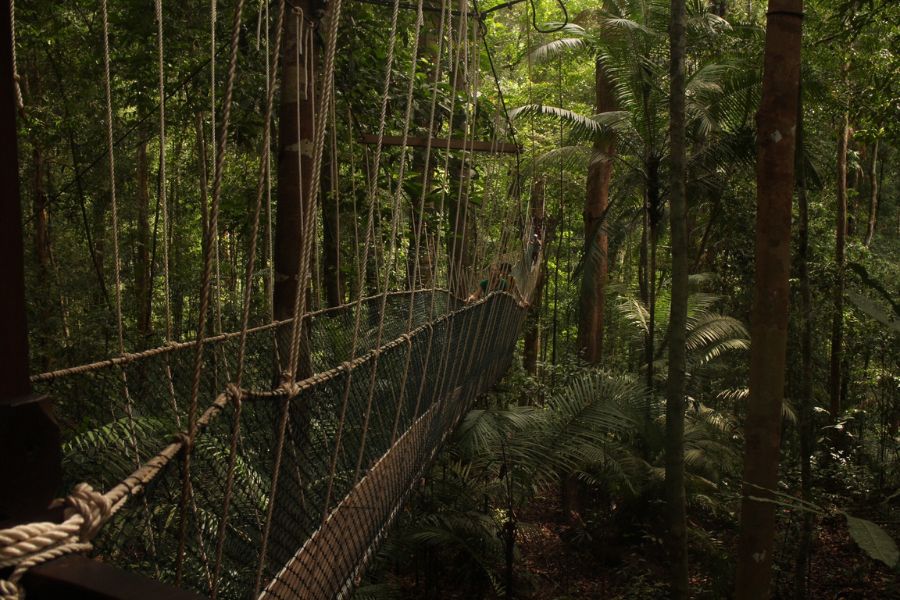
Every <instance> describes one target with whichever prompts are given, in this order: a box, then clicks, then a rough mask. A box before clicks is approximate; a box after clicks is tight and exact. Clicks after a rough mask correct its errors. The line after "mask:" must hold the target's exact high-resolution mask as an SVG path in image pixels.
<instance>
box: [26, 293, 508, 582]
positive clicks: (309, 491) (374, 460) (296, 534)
mask: <svg viewBox="0 0 900 600" xmlns="http://www.w3.org/2000/svg"><path fill="white" fill-rule="evenodd" d="M383 300H384V301H385V302H386V305H385V308H384V311H385V314H386V318H385V324H384V325H385V330H386V336H385V337H386V338H392V339H391V341H390V342H388V343H386V344H384V345H382V346H379V347H377V348H368V349H366V351H365V352H363V353H362V354H361V355H360V356H358V357H357V358H355V359H352V360H349V358H350V355H349V349H350V346H351V345H352V340H351V339H349V337H350V336H351V335H352V331H353V320H354V318H355V315H356V314H357V313H362V314H363V315H364V316H363V319H364V320H366V319H367V318H368V315H370V314H375V313H376V312H377V311H378V308H379V306H378V305H379V304H380V303H381V302H382V301H383ZM411 307H412V311H411V313H412V315H413V319H412V325H413V327H412V329H410V330H409V331H406V328H407V323H408V318H407V315H408V314H409V312H410V308H411ZM448 309H449V311H448ZM523 314H524V311H523V310H522V309H521V308H520V307H519V306H518V304H517V302H516V301H515V300H514V299H513V298H512V297H511V296H510V295H508V294H505V293H494V294H491V295H490V296H488V297H487V298H485V299H483V300H481V301H479V302H477V303H473V304H469V305H462V306H459V307H456V308H454V306H453V304H452V299H451V298H450V296H449V295H448V293H447V292H445V291H435V290H432V291H419V292H403V293H396V294H391V295H389V296H388V297H387V298H386V299H385V298H382V297H376V298H369V299H366V300H365V301H364V302H362V303H361V304H360V305H359V306H358V307H357V306H356V305H349V306H343V307H339V308H336V309H331V310H325V311H320V312H318V313H312V314H310V315H309V316H308V317H307V322H308V326H309V329H308V331H309V342H310V343H309V345H310V348H311V349H313V350H312V352H311V355H312V356H311V357H312V362H313V364H314V365H315V367H314V368H315V371H316V373H315V374H314V375H312V376H310V377H308V378H306V379H303V380H301V381H298V382H296V383H295V384H293V385H290V386H284V387H277V388H275V389H272V388H271V380H272V373H273V364H272V359H273V357H274V356H277V355H278V349H277V346H278V344H279V339H282V340H283V339H284V333H285V330H286V328H288V327H289V326H290V322H280V323H273V324H271V325H267V326H263V327H258V328H255V329H253V330H251V331H250V332H248V333H249V335H248V338H247V341H248V353H247V365H246V367H245V373H246V377H245V387H243V388H241V389H240V390H238V389H235V388H234V387H233V386H230V387H229V386H227V385H226V384H225V383H224V382H227V381H228V378H227V375H226V373H227V371H228V369H229V366H228V360H229V357H233V356H234V355H235V354H236V343H237V337H238V336H235V335H223V336H218V337H215V338H211V339H209V340H207V342H206V345H207V346H208V347H207V352H206V353H205V356H206V358H205V364H204V368H203V373H204V376H203V390H204V392H205V394H206V395H207V396H208V397H211V398H215V401H214V402H213V403H212V405H211V406H210V408H209V409H208V410H207V411H206V412H205V413H204V414H203V416H201V417H200V421H199V427H200V433H199V434H198V435H197V437H196V439H195V440H194V444H193V448H192V458H191V462H192V467H191V471H190V473H191V475H190V480H189V486H190V491H189V494H188V495H189V498H188V500H187V504H188V505H187V507H186V509H185V508H183V507H181V506H180V502H182V499H181V490H182V486H183V482H182V475H183V463H182V462H181V460H179V458H178V456H179V453H180V452H181V451H182V449H183V448H182V447H183V445H184V444H185V440H184V439H182V438H177V439H174V440H173V441H172V443H171V444H170V445H169V446H167V447H165V448H161V447H160V441H161V440H165V439H166V437H167V436H171V433H172V432H177V431H179V430H180V429H181V428H180V427H179V424H182V425H183V424H184V423H186V422H187V418H188V416H187V407H186V406H184V405H183V404H182V405H181V406H179V405H178V403H177V402H176V401H175V399H176V398H179V397H184V396H185V395H186V394H187V393H188V391H187V390H185V389H184V388H185V387H186V386H187V385H189V382H190V379H191V377H190V374H191V371H192V368H193V356H194V354H193V351H194V350H195V346H196V343H184V344H178V345H171V346H167V347H163V348H159V349H155V350H151V351H148V352H144V353H140V354H134V355H128V356H124V357H120V358H118V359H113V360H109V361H103V362H99V363H94V364H92V365H85V366H80V367H76V368H73V369H66V370H63V371H59V372H55V373H47V374H43V375H39V376H37V377H35V378H34V381H35V384H36V386H37V389H39V390H41V391H45V392H47V393H49V394H52V396H53V397H54V398H57V399H58V404H59V408H60V413H61V416H62V422H63V423H65V424H67V429H69V428H70V431H69V435H67V438H68V439H67V441H66V449H67V453H66V454H67V456H72V457H74V458H73V459H72V460H71V461H70V462H69V463H67V464H65V474H66V479H67V482H66V483H67V487H68V488H71V487H74V486H75V485H76V484H77V483H79V482H82V481H88V482H91V485H93V486H94V487H96V488H98V489H111V490H114V491H115V490H116V489H117V488H116V486H117V485H120V482H124V483H123V484H121V485H122V486H123V488H124V489H121V490H120V491H117V492H115V494H116V495H122V497H123V498H126V499H127V498H128V497H129V496H132V495H135V496H137V495H139V497H136V498H134V499H132V500H130V501H128V502H127V503H125V504H124V505H122V507H121V508H120V509H118V510H116V509H115V506H116V504H115V503H116V501H117V500H116V499H115V497H113V498H112V502H113V506H114V508H113V509H112V511H111V512H110V513H109V514H107V515H104V516H103V517H102V518H103V519H104V520H106V523H105V524H104V526H103V527H102V529H101V530H100V532H99V534H98V536H97V537H96V538H95V539H94V541H93V544H94V548H95V552H97V553H98V554H99V555H100V556H103V557H104V560H106V561H111V562H113V563H115V564H120V565H122V566H123V567H126V568H128V569H130V570H137V571H140V572H143V573H145V574H147V575H149V576H157V575H158V574H160V573H170V574H174V573H179V574H180V576H179V578H178V579H179V580H178V583H179V585H181V586H185V587H188V588H193V589H196V590H198V591H201V592H207V593H208V592H209V591H210V589H211V587H212V586H213V578H214V577H215V580H216V583H215V589H216V590H217V593H218V594H219V595H220V596H223V597H229V598H231V597H235V598H244V597H248V596H250V595H253V596H256V595H259V593H260V592H261V593H262V595H261V597H273V598H298V597H299V598H332V597H339V596H342V595H345V594H346V593H347V592H348V591H349V590H350V589H351V588H352V585H353V581H354V578H355V577H356V576H357V575H358V574H359V572H360V571H361V569H362V567H363V565H364V564H365V562H366V559H367V558H368V557H369V555H370V553H371V551H372V549H373V548H374V545H375V543H376V542H377V541H378V539H379V538H380V536H382V535H383V533H384V532H385V530H386V528H387V526H388V525H389V524H390V523H391V521H392V520H393V518H394V517H395V516H396V514H397V511H398V510H399V509H400V506H401V503H402V501H403V499H404V498H405V496H406V494H407V493H408V492H409V491H410V489H411V488H412V487H413V486H414V485H415V483H416V482H417V481H418V479H419V478H420V477H421V475H422V472H423V470H424V469H425V468H426V467H427V465H428V462H429V460H430V458H431V457H432V456H433V455H434V454H435V452H436V451H437V450H438V448H439V446H440V444H441V442H442V441H443V439H444V438H445V436H446V435H447V434H448V433H449V432H450V431H451V430H452V427H453V425H454V424H455V423H456V421H457V420H458V419H459V417H460V416H461V415H462V414H463V413H464V412H465V410H466V408H467V407H468V406H469V405H470V402H471V401H472V400H473V399H474V397H475V396H476V395H477V394H479V393H481V392H484V391H486V390H487V389H489V388H490V387H491V386H492V385H493V384H494V383H495V382H496V381H497V379H498V378H499V377H500V376H501V375H502V374H503V372H504V371H505V370H506V368H507V367H508V366H509V363H510V361H511V358H512V351H513V346H514V344H515V341H516V337H517V334H518V329H519V326H520V324H521V321H522V318H523ZM438 315H439V316H438ZM374 328H377V322H376V323H375V324H374V326H373V328H372V329H369V328H366V329H367V330H366V331H364V332H363V335H362V336H361V337H362V338H364V339H374V337H375V332H374V330H373V329H374ZM160 382H168V384H169V385H170V386H171V390H170V393H171V396H170V400H171V402H167V401H165V400H164V399H163V398H164V397H165V396H166V395H169V394H166V393H163V394H160V393H159V392H157V391H156V389H155V388H156V387H157V386H159V385H160ZM222 389H225V391H224V392H221V391H218V390H222ZM84 399H90V400H91V401H90V402H88V403H86V402H85V401H84ZM129 412H130V414H129ZM97 422H106V423H107V424H106V425H105V426H104V430H103V431H98V430H97V429H87V430H84V429H83V425H82V424H83V423H97ZM236 430H240V431H241V443H240V444H238V448H237V452H236V454H235V456H234V457H233V460H234V461H235V465H236V467H235V469H234V473H233V484H232V485H233V489H232V491H231V496H230V502H228V504H229V505H230V506H228V508H227V511H223V506H225V505H226V504H225V495H226V491H225V484H226V481H227V479H228V474H227V467H228V457H229V446H230V445H231V444H232V443H233V432H234V431H236ZM76 450H77V452H75V451H76ZM135 463H139V464H141V465H142V468H141V469H138V470H135V469H134V465H135ZM179 510H186V514H187V520H186V522H185V524H184V525H183V526H179V519H178V514H179ZM223 512H226V513H227V514H223Z"/></svg>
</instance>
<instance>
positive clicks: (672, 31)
mask: <svg viewBox="0 0 900 600" xmlns="http://www.w3.org/2000/svg"><path fill="white" fill-rule="evenodd" d="M684 2H685V0H672V2H671V11H670V14H671V17H670V19H671V20H670V24H669V44H670V48H671V50H670V53H669V56H670V59H669V60H670V64H669V81H670V84H669V90H670V91H669V139H670V140H671V141H670V145H671V169H670V177H671V181H670V191H669V202H670V210H669V223H670V228H671V240H672V301H671V305H670V310H669V371H668V374H667V378H666V444H665V446H666V481H665V489H666V509H667V510H666V516H667V517H668V519H667V520H668V544H667V545H668V550H669V565H670V569H671V594H670V597H672V598H676V599H678V600H686V599H687V597H688V594H689V591H688V562H687V516H686V503H687V501H686V499H685V492H684V409H685V402H684V398H685V380H686V373H685V371H686V369H687V312H688V260H689V256H688V254H689V253H690V242H689V240H688V224H687V194H686V192H685V185H686V178H687V156H686V152H687V150H686V144H685V112H684V104H685V72H684V53H685V44H686V40H685V19H686V14H685V5H684Z"/></svg>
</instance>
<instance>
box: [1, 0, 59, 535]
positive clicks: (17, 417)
mask: <svg viewBox="0 0 900 600" xmlns="http://www.w3.org/2000/svg"><path fill="white" fill-rule="evenodd" d="M2 4H3V7H2V9H0V10H2V13H3V16H2V18H0V38H2V39H0V70H2V72H0V141H2V143H3V144H4V146H5V147H6V151H5V152H4V153H3V155H2V158H0V281H2V282H3V286H4V290H3V293H2V294H0V475H2V477H3V478H4V480H5V482H6V483H5V484H4V485H2V486H0V520H4V519H25V518H28V517H29V516H32V515H36V514H39V513H41V512H43V511H44V510H46V508H47V504H48V503H49V502H50V500H52V499H53V497H54V496H55V494H56V492H57V488H58V487H59V482H60V478H61V468H60V446H59V444H60V442H59V430H58V428H57V427H56V424H55V423H54V421H53V419H52V418H51V416H50V413H49V401H48V400H47V399H45V398H38V397H35V396H33V395H32V391H31V383H30V381H29V369H28V330H27V328H26V322H25V315H26V312H25V264H24V263H25V261H24V251H23V238H24V236H23V233H22V205H21V200H20V197H19V160H18V147H17V141H16V95H15V85H14V81H13V62H12V29H11V25H12V23H11V20H10V1H9V0H3V2H2Z"/></svg>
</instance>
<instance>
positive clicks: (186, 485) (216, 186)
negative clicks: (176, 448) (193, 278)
mask: <svg viewBox="0 0 900 600" xmlns="http://www.w3.org/2000/svg"><path fill="white" fill-rule="evenodd" d="M103 2H104V4H105V3H106V0H103ZM243 9H244V0H237V6H236V7H235V10H234V21H233V23H232V29H231V54H230V57H229V62H228V73H227V76H226V80H225V97H224V99H223V102H222V122H221V125H220V130H219V141H218V147H217V148H216V159H215V172H214V175H213V186H212V206H210V211H209V227H208V229H207V231H206V237H207V244H206V249H205V250H206V251H205V253H204V254H205V255H204V257H203V275H202V280H201V289H200V311H199V323H198V325H197V346H196V351H195V353H194V374H193V383H192V385H191V403H190V409H189V412H188V432H187V444H186V446H185V448H184V464H183V474H182V490H181V501H180V511H179V512H180V515H181V517H180V519H181V522H180V526H179V536H178V537H179V541H178V557H177V560H176V567H175V583H176V585H178V584H180V583H181V577H182V572H183V568H184V551H185V542H186V537H187V518H186V517H187V514H186V512H187V504H188V500H189V498H190V495H191V485H190V467H191V450H192V446H193V443H194V438H195V436H196V434H197V400H198V398H199V395H200V379H201V375H202V370H203V345H204V344H203V343H204V338H205V331H206V317H207V313H208V311H209V300H210V279H211V276H212V259H213V240H214V239H215V237H217V236H216V232H217V231H218V221H219V201H220V197H221V191H222V167H223V166H224V163H225V150H226V148H227V142H228V124H229V120H230V117H231V100H232V97H233V93H234V79H235V75H236V73H237V53H238V40H239V36H240V30H241V29H240V28H241V15H242V12H243Z"/></svg>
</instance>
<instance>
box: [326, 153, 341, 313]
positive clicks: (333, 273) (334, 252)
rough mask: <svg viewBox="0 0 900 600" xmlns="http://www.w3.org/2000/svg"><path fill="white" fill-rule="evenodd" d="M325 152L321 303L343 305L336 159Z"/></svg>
mask: <svg viewBox="0 0 900 600" xmlns="http://www.w3.org/2000/svg"><path fill="white" fill-rule="evenodd" d="M335 150H336V148H334V147H333V146H332V147H331V150H330V152H329V154H330V156H329V158H330V160H329V169H328V170H327V171H326V172H325V173H324V174H323V175H326V177H323V178H322V184H323V185H322V194H321V197H322V267H323V270H324V273H323V276H324V278H325V302H326V304H327V305H328V306H340V305H341V304H343V303H344V294H343V281H342V280H341V213H340V206H339V205H338V197H337V185H338V182H337V177H336V176H337V163H336V161H337V156H336V152H335Z"/></svg>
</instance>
